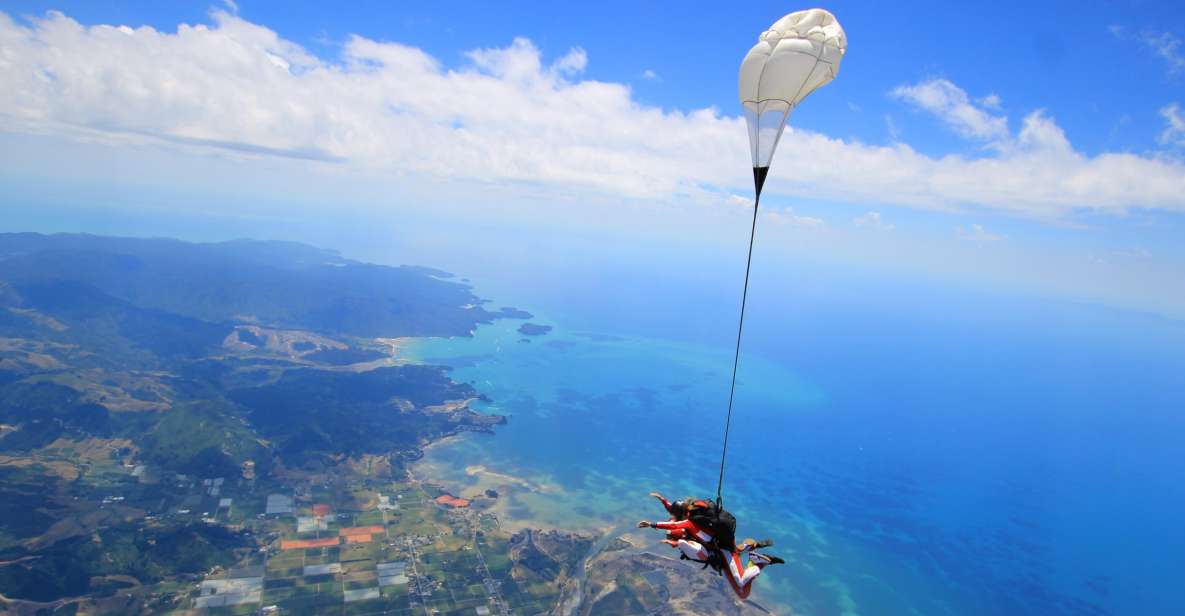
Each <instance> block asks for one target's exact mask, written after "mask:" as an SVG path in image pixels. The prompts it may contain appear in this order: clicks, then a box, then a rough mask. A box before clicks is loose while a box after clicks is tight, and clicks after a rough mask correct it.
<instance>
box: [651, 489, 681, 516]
mask: <svg viewBox="0 0 1185 616" xmlns="http://www.w3.org/2000/svg"><path fill="white" fill-rule="evenodd" d="M650 496H653V497H654V498H657V499H658V502H660V503H662V506H663V509H666V510H667V513H669V514H670V515H671V517H672V518H673V517H675V510H674V509H672V508H671V501H669V500H667V499H666V497H665V496H663V495H662V494H659V493H658V492H651V493H650Z"/></svg>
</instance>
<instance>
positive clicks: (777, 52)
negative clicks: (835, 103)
mask: <svg viewBox="0 0 1185 616" xmlns="http://www.w3.org/2000/svg"><path fill="white" fill-rule="evenodd" d="M847 46H848V39H847V37H846V36H845V35H844V32H843V28H842V27H840V25H839V22H838V21H836V19H835V16H834V15H832V14H831V13H829V12H827V11H825V10H823V9H810V10H806V11H797V12H794V13H790V14H789V15H786V16H785V17H783V18H781V19H779V20H777V21H775V22H774V24H773V25H772V26H770V27H769V30H766V31H765V32H763V33H761V36H760V37H759V39H758V41H757V44H756V45H754V46H753V48H752V49H750V50H749V53H748V54H747V55H746V56H745V60H744V61H743V62H742V63H741V75H740V95H741V104H742V105H744V106H745V121H746V122H747V123H748V124H749V145H750V148H751V153H752V155H753V167H754V169H765V168H767V167H769V163H770V161H771V160H772V159H773V156H774V148H776V147H777V146H778V139H780V138H781V136H782V129H783V128H784V127H785V126H786V119H787V118H788V117H789V116H790V112H791V111H793V110H794V108H795V107H797V106H798V103H800V102H801V101H802V100H803V99H804V98H806V97H807V95H809V94H810V93H811V92H814V91H815V90H817V89H819V88H820V87H822V86H824V85H826V84H828V83H830V82H831V80H832V79H835V75H836V74H837V73H839V62H840V60H842V59H843V55H844V50H846V49H847ZM763 175H764V174H763Z"/></svg>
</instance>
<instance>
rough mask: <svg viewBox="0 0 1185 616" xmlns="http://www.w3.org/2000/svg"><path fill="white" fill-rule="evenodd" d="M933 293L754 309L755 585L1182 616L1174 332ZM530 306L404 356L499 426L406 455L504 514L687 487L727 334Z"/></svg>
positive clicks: (576, 516)
mask: <svg viewBox="0 0 1185 616" xmlns="http://www.w3.org/2000/svg"><path fill="white" fill-rule="evenodd" d="M951 301H957V302H963V301H965V300H963V299H959V300H951ZM949 308H950V305H949V304H947V305H943V304H938V303H935V304H931V306H930V309H932V310H933V311H934V314H913V313H911V312H909V311H901V312H894V311H892V310H885V311H881V312H878V313H877V314H876V315H875V316H870V315H869V313H868V312H867V311H865V310H863V309H862V308H861V307H860V306H859V305H858V303H854V304H843V303H841V304H837V305H830V306H816V307H814V308H809V309H805V311H802V310H800V311H798V312H797V313H795V314H792V315H788V314H786V313H785V312H775V311H774V310H773V309H772V308H769V307H767V308H766V311H765V312H763V311H762V309H761V308H760V307H759V308H758V309H757V310H756V311H755V313H754V316H753V322H754V325H753V331H754V332H755V333H754V334H752V338H751V339H750V338H747V339H746V345H747V346H746V352H745V355H744V357H743V360H742V370H741V378H740V381H739V385H738V400H737V414H736V417H735V423H734V427H733V441H732V446H731V449H730V459H729V464H728V467H727V477H726V488H725V498H726V502H727V505H728V506H729V508H730V509H731V510H733V511H734V512H735V513H736V514H737V516H738V518H739V520H740V528H739V533H740V534H741V535H748V536H755V537H771V538H773V539H775V541H776V542H777V546H776V548H775V549H774V550H772V551H773V552H774V553H776V554H779V555H780V556H783V557H784V558H786V560H787V563H788V564H787V565H786V566H784V567H779V568H775V569H771V570H769V571H768V572H767V574H766V575H765V576H763V577H762V579H761V580H759V582H758V584H759V586H758V588H757V591H756V596H755V598H756V599H757V600H758V601H760V602H762V603H764V604H769V605H775V606H781V607H782V609H785V606H793V608H794V610H795V611H796V612H799V613H806V614H841V613H847V614H1022V613H1031V614H1104V613H1117V614H1144V613H1152V612H1154V611H1159V612H1160V613H1173V612H1174V611H1176V610H1177V608H1185V591H1183V590H1182V589H1181V588H1180V587H1179V585H1177V584H1175V583H1174V580H1177V581H1179V579H1183V578H1181V577H1180V576H1181V575H1183V574H1185V556H1183V555H1185V534H1183V533H1182V532H1181V530H1180V529H1179V528H1178V522H1177V521H1176V515H1178V514H1179V512H1180V511H1181V510H1182V509H1181V506H1182V505H1185V490H1183V488H1182V486H1181V485H1179V482H1178V481H1177V480H1175V479H1173V477H1174V476H1175V477H1177V479H1179V469H1180V466H1179V458H1178V457H1177V456H1178V454H1177V453H1174V452H1179V447H1180V444H1181V443H1182V442H1183V441H1182V440H1181V439H1182V437H1185V430H1183V429H1182V428H1183V426H1185V420H1183V419H1182V417H1181V412H1180V409H1181V408H1185V407H1182V406H1179V405H1178V404H1179V403H1180V402H1181V401H1182V400H1185V391H1182V386H1181V384H1180V383H1179V381H1178V380H1176V377H1175V376H1174V375H1175V374H1176V372H1175V369H1174V368H1173V366H1185V363H1182V362H1179V360H1180V359H1181V358H1182V353H1181V352H1180V350H1179V347H1175V346H1174V345H1173V344H1172V343H1173V342H1174V341H1178V340H1185V336H1182V330H1181V328H1180V326H1179V324H1173V323H1162V322H1159V321H1151V322H1148V323H1144V322H1143V321H1140V319H1138V318H1136V317H1130V316H1126V315H1118V316H1117V315H1113V314H1110V313H1095V312H1092V311H1090V310H1086V311H1085V312H1083V311H1081V310H1078V309H1065V310H1063V309H1062V308H1056V309H1050V308H1048V307H1047V306H1046V307H1044V308H1043V307H1042V305H1038V304H1033V305H1031V306H1030V305H1026V306H1025V308H1026V311H1025V312H1024V314H1025V319H1026V320H1016V319H1012V318H1000V317H997V316H993V315H998V314H1017V313H1018V312H1019V310H1018V308H1019V307H1018V306H1013V305H1010V304H1005V305H995V306H989V307H988V309H986V310H984V311H979V312H973V313H969V314H968V315H966V316H964V317H962V318H960V319H951V318H949V317H948V316H946V315H945V314H943V313H944V312H948V309H949ZM1041 310H1046V311H1047V313H1041ZM1054 317H1056V319H1055V318H1054ZM533 321H534V322H539V323H544V324H548V325H552V326H554V328H555V329H554V330H553V331H552V332H551V333H549V334H547V335H544V336H538V337H532V338H526V337H524V336H522V335H520V334H519V333H518V332H517V331H516V328H517V327H518V325H519V324H520V323H521V322H520V321H499V322H497V323H495V324H493V325H489V326H482V327H480V328H479V329H478V330H477V332H476V335H475V336H474V337H472V338H457V339H447V340H446V339H433V340H422V341H417V342H414V343H412V344H410V345H409V346H408V347H407V349H406V351H407V353H408V354H409V355H410V356H411V357H412V358H414V359H416V360H419V361H425V362H430V363H441V364H446V365H449V366H452V367H453V368H454V378H456V379H458V380H461V381H468V382H472V383H473V384H474V385H475V386H476V387H477V388H478V390H479V391H481V392H482V393H484V394H486V395H487V396H488V397H489V398H490V399H491V402H489V403H487V404H484V405H483V407H482V410H484V411H487V412H491V413H498V414H503V415H507V416H508V417H509V422H508V424H507V425H505V426H502V427H500V428H498V430H497V434H495V435H493V436H490V435H467V436H465V437H464V438H461V439H458V440H455V441H452V442H450V443H448V444H446V445H442V446H438V447H434V448H432V449H431V450H430V452H429V454H428V456H427V457H426V459H425V461H424V464H425V468H426V469H428V470H430V472H431V473H432V474H433V475H434V476H437V477H440V478H442V479H443V480H444V481H445V482H446V483H447V484H448V485H450V486H453V487H455V488H456V489H458V490H461V491H464V490H466V489H476V488H477V487H479V486H481V487H486V486H488V485H500V486H505V487H509V488H510V489H509V490H507V493H506V494H505V498H506V504H507V508H506V510H505V512H504V514H503V515H504V516H506V517H508V518H509V519H511V520H512V521H513V520H514V519H516V518H517V519H521V520H528V521H531V522H532V523H542V524H549V525H555V526H561V527H568V528H584V529H600V528H607V527H611V526H619V525H621V524H623V523H625V524H628V523H630V522H633V521H635V520H637V519H640V518H648V519H654V518H657V517H660V513H661V511H660V510H658V508H657V506H656V505H655V504H654V503H653V501H651V500H649V499H648V498H647V497H646V493H647V492H649V491H650V490H654V489H657V490H659V491H662V492H664V493H666V494H668V495H669V496H682V495H689V494H711V492H712V491H713V490H714V488H715V480H716V472H717V467H716V464H717V462H718V455H719V447H720V436H721V431H722V427H723V426H722V420H723V411H724V402H725V400H726V396H727V385H728V382H727V376H728V369H729V368H730V367H731V359H732V357H731V351H732V349H731V348H729V347H728V346H727V345H726V344H724V345H722V344H719V341H715V343H699V342H690V341H686V340H673V339H671V338H670V336H667V337H665V338H664V337H653V338H652V337H647V336H645V335H640V334H639V333H638V331H639V330H640V329H642V330H645V329H646V328H637V327H628V326H622V327H615V326H614V324H609V323H604V324H600V325H602V326H601V327H590V322H589V320H587V319H584V320H582V321H581V323H580V325H579V326H569V325H568V324H567V322H566V321H565V319H564V318H563V316H562V315H560V314H558V313H553V314H552V315H542V316H539V317H537V318H536V319H534V320H533ZM591 325H597V324H596V323H591ZM1120 327H1122V328H1125V329H1126V331H1125V332H1123V333H1122V334H1120V333H1117V332H1118V329H1117V328H1120ZM654 329H661V328H654ZM677 329H678V328H677V327H670V328H667V329H666V331H668V332H669V331H672V330H676V331H677ZM528 339H529V340H530V342H525V341H524V340H528ZM1174 349H1177V350H1174ZM1174 460H1175V461H1174ZM1173 468H1176V469H1177V471H1176V474H1175V475H1174V471H1173V470H1172V469H1173ZM491 473H492V474H491ZM504 476H512V477H515V478H517V479H519V480H522V482H521V483H518V484H513V483H508V482H509V481H510V480H507V479H506V478H505V477H504ZM515 486H517V487H515ZM504 489H505V488H504ZM1174 512H1177V513H1174Z"/></svg>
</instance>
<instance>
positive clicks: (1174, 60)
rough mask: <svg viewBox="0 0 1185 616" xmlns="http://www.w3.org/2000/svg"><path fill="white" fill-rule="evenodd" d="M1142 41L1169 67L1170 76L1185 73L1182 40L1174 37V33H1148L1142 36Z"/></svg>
mask: <svg viewBox="0 0 1185 616" xmlns="http://www.w3.org/2000/svg"><path fill="white" fill-rule="evenodd" d="M1140 40H1141V41H1142V42H1143V43H1144V44H1145V45H1147V46H1148V48H1149V49H1151V50H1152V52H1153V53H1155V54H1156V55H1157V56H1159V57H1160V59H1162V60H1164V61H1165V62H1166V63H1167V64H1168V65H1169V73H1170V74H1174V75H1175V74H1177V73H1180V72H1182V71H1185V55H1182V54H1181V39H1178V38H1177V37H1176V36H1174V35H1173V33H1172V32H1159V33H1157V32H1151V31H1147V32H1144V33H1143V34H1141V35H1140Z"/></svg>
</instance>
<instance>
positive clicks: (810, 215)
mask: <svg viewBox="0 0 1185 616" xmlns="http://www.w3.org/2000/svg"><path fill="white" fill-rule="evenodd" d="M796 8H805V7H799V6H797V5H786V4H784V3H773V2H756V3H747V4H746V6H745V8H744V9H743V10H737V9H736V8H735V7H731V6H727V5H723V4H722V5H710V4H702V5H689V4H688V5H680V6H679V7H678V8H677V9H676V8H673V7H670V6H663V5H660V4H657V3H625V2H620V3H597V4H596V5H588V6H577V5H572V4H569V3H539V4H535V5H529V4H526V3H520V4H514V5H509V6H506V5H496V4H493V3H449V4H447V5H425V4H420V3H395V4H394V5H392V3H383V2H357V3H350V4H349V6H346V7H330V6H325V5H320V4H301V5H297V6H293V5H292V3H288V2H263V1H245V2H241V3H240V4H239V5H237V6H232V5H224V4H207V3H192V4H188V5H181V4H180V3H156V2H108V3H101V4H99V3H88V2H78V3H74V2H55V3H45V2H22V1H17V2H10V3H7V4H6V6H5V8H4V9H3V11H4V12H5V13H6V14H7V15H8V17H9V19H8V20H5V24H4V28H3V30H4V31H5V32H7V33H8V34H9V35H10V36H9V37H8V38H5V39H0V40H3V41H5V42H3V43H0V44H3V45H6V46H7V47H9V48H10V49H11V50H16V53H15V57H16V58H17V59H16V61H15V62H14V63H13V64H11V65H9V66H6V67H2V68H0V78H2V79H3V80H4V83H5V84H6V87H7V88H8V89H10V90H11V91H14V92H17V93H18V94H19V95H20V96H16V97H12V100H11V101H10V104H9V105H8V106H7V108H5V109H0V121H2V123H0V143H2V144H3V162H4V163H5V167H6V169H7V170H6V171H4V172H0V173H2V174H0V181H3V182H4V185H5V187H6V190H5V192H6V193H7V194H8V198H7V199H6V201H7V202H8V203H7V204H6V205H5V207H6V208H9V209H10V211H11V212H12V213H13V214H15V215H14V216H9V217H6V218H7V219H8V220H7V221H6V222H7V224H6V226H10V227H14V228H15V227H20V226H21V225H22V224H24V225H26V226H38V225H40V226H42V227H44V226H45V225H46V224H49V223H47V222H46V220H47V218H50V217H48V216H47V215H46V214H44V212H49V211H54V212H70V211H71V208H74V209H75V210H77V209H79V208H83V209H87V210H88V211H87V213H86V214H85V215H84V214H78V215H77V216H74V217H73V219H74V220H77V221H82V220H93V219H94V218H96V217H98V218H103V216H104V214H103V212H106V213H110V214H111V215H112V216H114V215H115V214H114V213H122V214H120V215H121V216H126V217H127V218H126V219H127V220H134V219H135V215H136V213H137V212H140V213H144V212H155V213H156V214H153V215H152V216H149V215H145V216H144V217H143V218H144V219H145V220H148V219H151V218H153V217H154V216H158V215H164V214H166V213H167V214H176V215H184V216H188V217H191V218H192V217H198V216H205V217H208V218H209V219H211V220H228V219H234V220H236V221H238V222H237V223H234V224H231V223H227V225H226V228H227V229H228V232H230V231H229V230H230V229H232V228H235V229H241V230H243V232H249V233H252V234H257V233H256V232H252V231H251V229H252V228H251V226H250V224H247V223H244V222H243V221H244V220H274V219H275V218H276V217H277V216H279V217H281V218H284V219H285V220H294V219H295V218H301V217H303V220H304V221H305V223H307V224H306V225H305V226H311V227H316V226H317V223H316V221H317V220H323V219H324V218H325V216H326V215H327V214H329V213H332V214H333V216H334V217H335V218H338V219H347V218H350V219H358V220H367V219H368V218H373V219H374V220H382V221H384V223H383V224H391V221H394V220H398V219H402V220H405V221H406V220H420V221H421V222H420V223H417V224H420V225H422V228H421V231H422V232H421V233H419V234H417V235H419V236H432V237H439V236H441V235H442V234H441V233H437V232H436V231H434V230H432V229H430V227H431V226H432V225H433V224H436V223H439V222H440V221H441V220H447V221H462V220H463V221H465V224H466V225H468V226H469V227H471V228H472V232H473V233H474V234H479V233H486V235H490V234H491V233H493V232H494V231H497V230H500V231H499V232H504V233H505V234H506V237H518V235H516V234H519V235H524V234H525V235H524V236H525V237H530V234H531V233H535V232H536V231H538V229H540V228H541V227H540V225H550V227H549V229H551V231H548V232H549V233H550V232H553V231H554V229H556V228H562V229H564V230H566V232H571V233H577V234H581V235H589V234H601V235H603V236H604V237H607V238H618V239H620V238H629V237H630V231H629V229H631V228H636V227H638V226H639V225H643V226H646V227H647V228H651V229H656V230H657V232H658V233H659V234H660V235H661V236H662V239H664V240H665V241H669V242H671V243H674V244H680V243H682V244H689V243H690V244H694V241H688V240H687V238H701V239H702V240H703V241H704V242H708V243H712V244H713V245H719V246H726V245H729V242H732V241H733V240H735V239H736V238H735V237H732V235H731V233H732V232H733V231H734V230H735V229H738V228H740V229H743V228H744V226H745V225H744V222H745V221H744V211H743V208H742V207H740V205H741V204H743V202H744V201H745V199H746V198H747V196H748V188H749V187H748V170H747V168H746V167H745V165H744V161H743V159H742V158H741V157H740V156H737V154H738V153H742V152H743V139H744V137H743V134H744V133H743V130H740V131H737V130H736V126H737V124H736V123H737V122H738V120H737V119H736V118H737V116H738V115H739V108H738V104H737V103H736V85H735V84H736V71H737V66H738V64H739V60H740V58H741V57H742V56H743V55H744V52H745V51H746V50H747V48H748V47H749V46H750V45H751V44H752V42H754V40H755V38H756V35H757V34H758V33H759V32H760V31H761V30H763V29H764V28H766V27H767V26H768V25H769V23H771V22H772V21H773V20H775V19H776V18H777V17H779V16H780V15H782V14H783V13H785V12H787V11H788V10H792V9H796ZM827 8H828V9H830V10H832V11H833V12H834V13H835V14H836V15H837V16H838V17H839V19H840V21H841V23H842V24H843V26H844V28H845V30H846V32H847V34H848V38H849V41H850V46H849V51H848V54H847V56H846V57H845V60H844V63H843V66H842V69H841V73H840V76H839V78H838V79H837V80H836V81H835V82H834V83H832V84H830V85H828V86H826V87H825V88H824V89H822V90H820V91H819V92H816V93H815V94H813V95H812V96H811V98H810V99H808V100H807V101H806V103H804V104H803V106H802V107H801V108H800V109H799V110H797V111H796V112H795V115H794V117H793V119H792V125H793V126H794V127H795V129H796V131H797V132H796V133H795V134H794V135H793V137H791V138H788V140H787V141H785V142H784V143H783V144H782V146H781V148H780V150H779V153H778V156H777V157H776V158H775V163H774V176H773V178H772V179H771V188H770V198H769V199H768V205H769V214H768V216H769V217H770V220H769V221H768V222H766V221H763V231H765V232H766V233H768V234H769V235H768V236H767V237H770V239H769V240H767V241H769V242H771V243H773V244H775V245H777V246H783V245H784V246H786V247H787V248H786V251H787V252H786V254H787V255H790V256H793V255H794V254H798V255H799V256H801V255H802V251H805V250H813V251H815V252H814V253H812V256H816V257H822V258H826V259H831V260H835V261H839V262H844V263H850V264H855V265H858V266H861V267H872V268H884V267H890V268H896V269H898V270H900V271H902V272H912V273H915V274H916V273H924V274H937V275H941V276H947V277H952V278H955V279H960V280H961V281H962V282H965V283H969V284H972V285H975V284H990V285H1001V286H1005V287H1012V288H1021V289H1026V290H1034V291H1037V292H1041V291H1042V290H1043V289H1046V290H1048V291H1049V293H1051V294H1054V295H1068V296H1070V297H1073V298H1077V299H1088V300H1092V301H1104V302H1106V303H1112V304H1116V305H1123V306H1129V307H1135V308H1140V309H1145V310H1152V311H1155V312H1162V313H1168V314H1173V315H1176V316H1181V315H1185V292H1183V291H1181V290H1180V289H1182V288H1185V247H1183V246H1182V245H1183V244H1185V242H1181V241H1180V238H1181V237H1182V233H1183V232H1185V221H1183V217H1185V196H1183V195H1185V164H1183V163H1182V159H1183V156H1185V124H1182V123H1183V122H1185V47H1183V46H1182V43H1181V41H1182V40H1185V7H1182V6H1181V5H1180V4H1179V3H1169V2H1164V3H1144V2H1116V3H1089V5H1088V6H1083V5H1082V4H1081V3H1072V2H1059V3H1045V4H1041V5H1039V6H1031V5H1029V4H1028V3H1025V4H1022V3H1019V2H1017V3H995V4H994V5H992V6H990V7H989V6H987V5H984V6H981V7H978V8H977V7H963V6H960V7H957V8H952V7H951V6H949V5H948V3H939V2H914V3H908V2H905V3H893V4H892V5H889V4H886V3H845V2H836V3H829V4H828V5H827ZM50 10H56V11H60V12H61V13H62V14H63V15H60V16H55V15H50V14H48V13H47V11H50ZM97 24H110V25H116V26H129V27H131V28H142V29H141V30H140V31H138V32H137V33H136V34H135V35H134V36H133V35H132V34H130V33H131V32H132V30H128V32H127V33H124V34H126V36H124V35H118V36H117V35H115V34H116V31H114V30H110V29H107V30H102V29H95V28H94V27H93V26H95V25H97ZM179 24H191V25H192V24H204V25H205V29H204V30H202V31H195V30H192V29H185V30H184V32H185V34H184V36H183V35H179V34H178V25H179ZM143 27H147V28H151V30H147V29H143ZM475 50H482V51H476V52H475ZM281 65H282V66H283V68H282V73H281V74H273V73H272V72H269V71H275V69H276V67H277V66H281ZM568 109H570V110H571V111H570V113H569V112H568V111H567V110H568ZM609 127H611V129H609ZM371 132H373V134H370V133H371ZM734 135H735V138H734ZM458 144H460V145H458ZM737 146H739V147H737ZM309 158H311V159H313V160H305V159H309ZM144 169H151V170H152V171H151V172H149V173H144V172H143V170H144ZM50 207H53V208H61V209H56V210H51V209H47V208H50ZM37 212H41V214H38V213H37ZM96 212H99V214H96ZM54 216H56V218H54V221H53V223H52V224H51V226H55V227H57V228H62V229H67V228H69V225H70V223H69V222H68V220H63V218H66V219H70V218H71V216H69V215H65V216H58V215H56V214H55V215H54ZM117 218H118V217H117ZM673 219H674V220H673ZM120 220H124V218H120ZM541 221H542V222H541ZM305 223H299V222H294V223H293V225H292V227H293V228H296V227H300V226H301V225H302V224H305ZM79 225H81V223H79ZM236 225H238V226H237V227H236ZM132 226H133V227H134V225H132ZM273 228H274V226H273ZM137 231H138V230H137V229H135V228H130V229H129V230H128V232H129V233H135V232H137ZM139 231H142V232H150V230H149V229H147V228H145V229H142V230H139ZM725 231H727V233H726V232H725ZM664 232H665V233H664ZM405 239H408V238H405ZM741 239H742V240H743V238H741ZM781 240H785V241H781ZM409 241H411V240H409ZM442 241H445V240H442ZM466 241H468V240H466ZM696 241H698V240H696ZM720 250H725V248H720ZM795 251H797V253H796V252H795ZM784 258H790V257H784Z"/></svg>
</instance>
